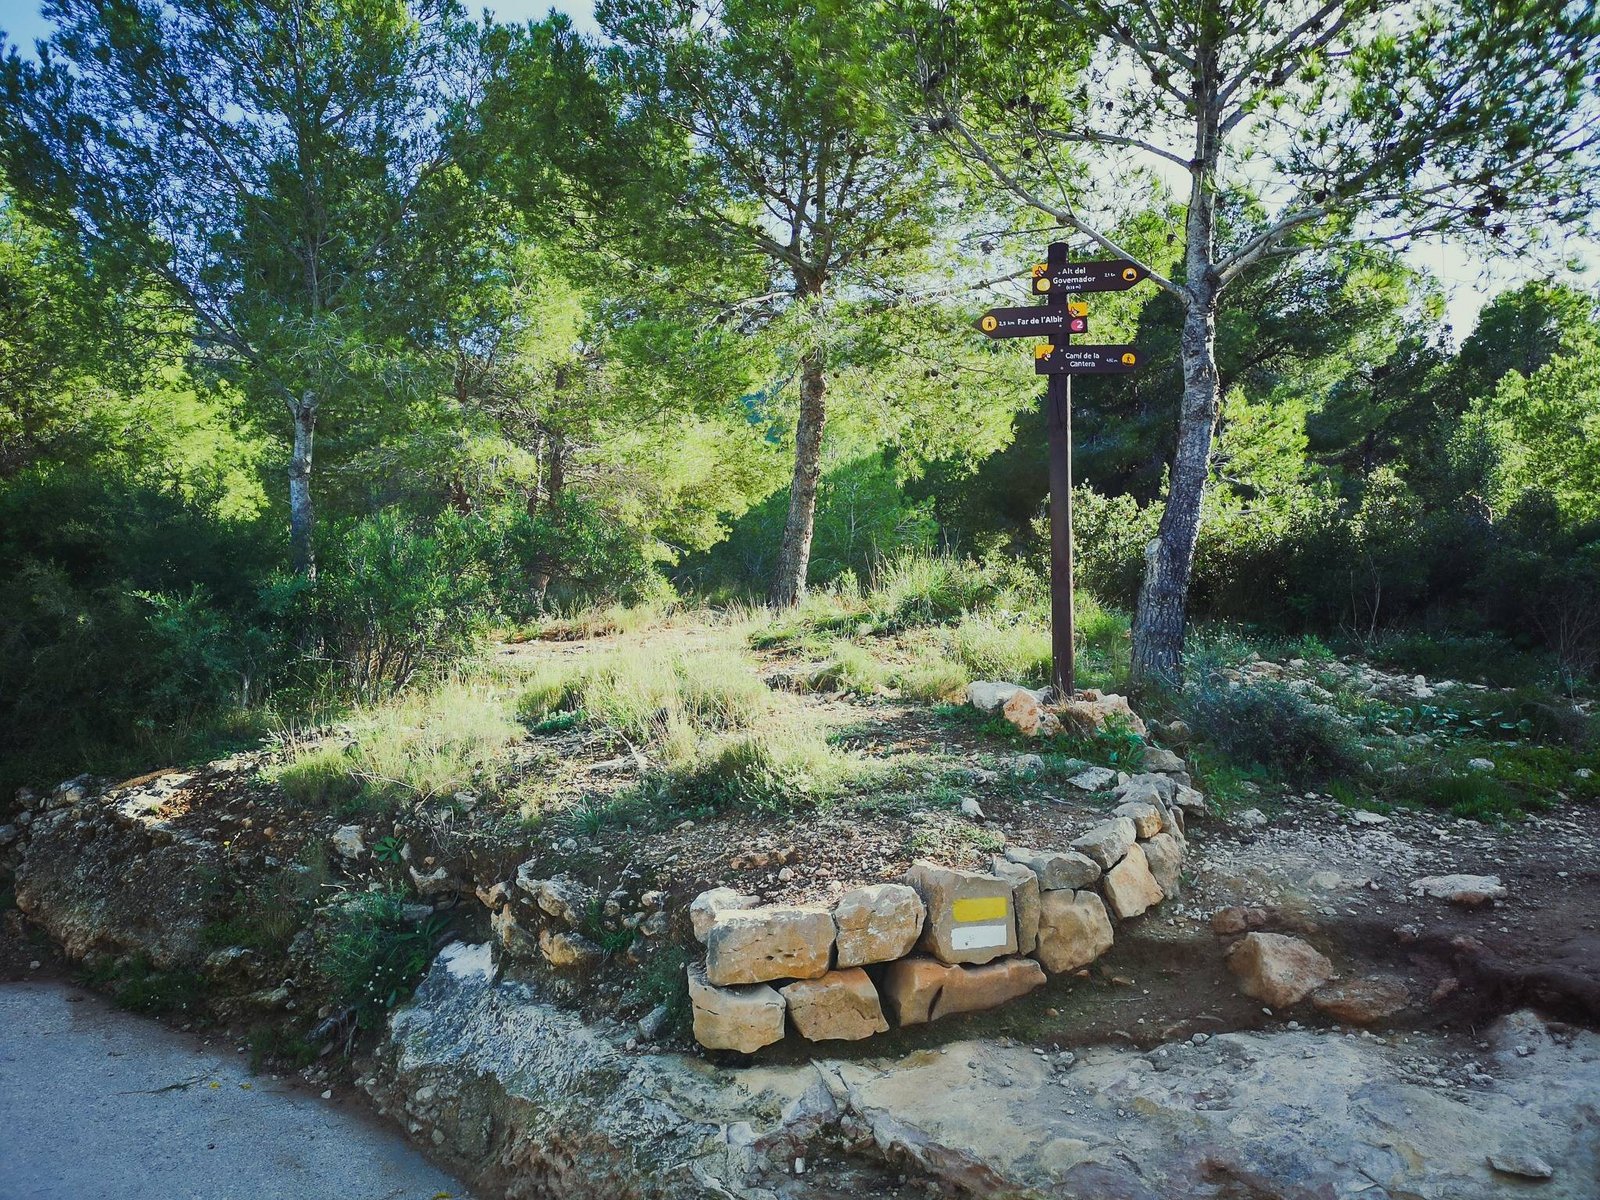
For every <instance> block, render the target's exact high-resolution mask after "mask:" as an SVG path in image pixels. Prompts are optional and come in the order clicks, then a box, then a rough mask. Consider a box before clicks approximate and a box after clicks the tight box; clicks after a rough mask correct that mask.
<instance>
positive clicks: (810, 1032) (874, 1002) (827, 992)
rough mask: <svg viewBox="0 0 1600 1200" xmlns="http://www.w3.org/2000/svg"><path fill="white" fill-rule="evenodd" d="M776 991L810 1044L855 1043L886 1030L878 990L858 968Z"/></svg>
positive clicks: (798, 1029)
mask: <svg viewBox="0 0 1600 1200" xmlns="http://www.w3.org/2000/svg"><path fill="white" fill-rule="evenodd" d="M778 990H779V992H781V993H782V994H783V999H784V1002H785V1003H786V1004H787V1005H788V1006H789V1020H790V1021H792V1022H793V1023H794V1027H795V1031H796V1032H797V1033H799V1035H800V1036H801V1037H803V1038H806V1039H808V1040H809V1041H813V1042H827V1041H847V1042H856V1041H860V1040H861V1039H862V1038H866V1037H871V1036H872V1035H873V1034H875V1033H884V1032H886V1031H887V1030H888V1028H889V1022H887V1021H885V1020H884V1019H883V1005H882V1004H880V1003H879V1001H878V990H877V989H876V988H875V987H873V986H872V980H871V979H869V978H868V977H867V973H866V972H865V971H863V970H862V969H861V968H860V967H850V968H848V969H846V970H843V971H829V972H828V973H827V974H826V975H824V976H822V977H821V978H820V979H802V980H800V981H799V982H797V983H791V984H788V985H787V986H785V987H781V988H779V989H778Z"/></svg>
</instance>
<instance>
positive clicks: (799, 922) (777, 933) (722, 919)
mask: <svg viewBox="0 0 1600 1200" xmlns="http://www.w3.org/2000/svg"><path fill="white" fill-rule="evenodd" d="M833 937H834V928H833V917H832V916H831V915H830V914H829V913H828V911H827V910H826V909H824V908H818V907H814V906H811V905H805V906H795V907H792V908H780V907H772V908H746V909H729V910H724V911H723V912H720V913H718V914H717V916H716V919H715V920H714V921H713V922H712V924H711V930H710V932H709V933H707V934H706V979H707V980H708V981H709V982H711V983H712V984H715V985H716V986H717V987H728V986H731V985H735V984H744V983H765V982H766V981H767V980H769V979H815V978H817V977H818V976H819V975H824V974H826V973H827V971H828V967H829V966H830V965H831V960H832V956H833Z"/></svg>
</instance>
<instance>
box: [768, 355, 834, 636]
mask: <svg viewBox="0 0 1600 1200" xmlns="http://www.w3.org/2000/svg"><path fill="white" fill-rule="evenodd" d="M824 365H825V364H824V359H823V351H822V349H821V347H813V348H812V349H810V350H807V351H806V353H805V356H804V357H803V358H801V360H800V420H799V423H798V424H797V425H796V427H795V435H794V480H793V482H792V483H791V484H790V485H789V519H788V521H787V522H786V523H785V524H784V527H783V545H782V547H781V548H780V549H779V551H778V565H777V569H776V571H775V572H774V574H773V577H772V588H771V590H770V591H769V592H768V593H767V602H768V603H769V604H771V605H772V606H773V607H774V608H788V607H789V606H790V605H792V604H798V603H799V602H800V600H801V598H802V597H804V596H805V594H806V569H807V567H809V566H810V565H811V535H812V533H813V532H814V531H815V529H816V522H817V482H818V481H819V480H820V479H821V477H822V426H823V422H824V421H825V420H826V419H827V402H826V392H827V382H826V380H825V378H824V374H823V371H824Z"/></svg>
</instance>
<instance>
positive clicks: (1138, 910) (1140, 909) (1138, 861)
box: [1100, 842, 1164, 921]
mask: <svg viewBox="0 0 1600 1200" xmlns="http://www.w3.org/2000/svg"><path fill="white" fill-rule="evenodd" d="M1100 888H1101V890H1102V891H1103V892H1104V893H1105V897H1106V906H1107V907H1108V908H1110V909H1111V912H1112V913H1113V915H1115V916H1116V918H1117V919H1118V920H1119V921H1127V920H1130V919H1132V918H1133V917H1137V916H1142V915H1143V914H1144V913H1145V912H1146V911H1147V910H1148V909H1150V908H1151V907H1153V906H1154V905H1157V904H1160V903H1161V901H1162V899H1163V898H1164V897H1163V893H1162V891H1161V886H1160V885H1159V884H1158V883H1156V880H1155V876H1154V875H1152V874H1151V873H1150V864H1149V862H1148V861H1147V860H1146V858H1145V854H1144V847H1142V846H1140V845H1139V844H1138V843H1137V842H1136V843H1134V844H1133V845H1132V846H1129V847H1128V853H1127V854H1126V855H1124V856H1123V859H1122V861H1121V862H1119V863H1118V864H1117V865H1116V866H1114V867H1112V868H1111V870H1109V871H1107V872H1106V875H1105V878H1104V879H1102V880H1101V881H1100Z"/></svg>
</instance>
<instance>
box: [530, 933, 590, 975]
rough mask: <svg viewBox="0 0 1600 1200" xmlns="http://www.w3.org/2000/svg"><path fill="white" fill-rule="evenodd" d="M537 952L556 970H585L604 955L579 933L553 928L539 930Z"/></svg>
mask: <svg viewBox="0 0 1600 1200" xmlns="http://www.w3.org/2000/svg"><path fill="white" fill-rule="evenodd" d="M539 953H540V954H542V955H544V960H545V962H547V963H549V964H550V965H551V966H552V967H554V968H555V969H556V970H558V971H587V970H590V969H592V968H594V967H596V966H598V965H599V963H600V960H601V958H603V957H604V955H603V954H602V952H601V950H600V947H599V946H596V945H595V944H594V943H593V942H591V941H590V940H589V939H588V938H586V937H584V936H583V935H582V934H581V933H563V932H558V931H556V930H553V929H541V930H540V931H539Z"/></svg>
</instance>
